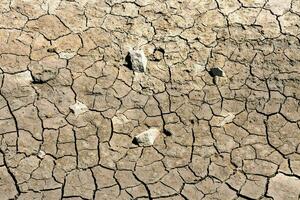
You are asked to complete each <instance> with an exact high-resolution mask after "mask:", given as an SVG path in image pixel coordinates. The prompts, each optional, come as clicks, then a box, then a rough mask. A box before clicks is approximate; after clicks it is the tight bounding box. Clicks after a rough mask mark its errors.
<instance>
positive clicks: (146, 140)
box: [133, 128, 160, 146]
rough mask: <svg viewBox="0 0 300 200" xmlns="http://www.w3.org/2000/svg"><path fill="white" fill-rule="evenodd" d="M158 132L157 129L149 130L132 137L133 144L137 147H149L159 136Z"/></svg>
mask: <svg viewBox="0 0 300 200" xmlns="http://www.w3.org/2000/svg"><path fill="white" fill-rule="evenodd" d="M159 134H160V131H159V129H157V128H150V129H148V130H147V131H144V132H142V133H140V134H139V135H137V136H135V137H134V140H133V142H134V143H136V144H137V145H139V146H151V145H153V144H154V142H155V139H156V138H157V137H158V136H159Z"/></svg>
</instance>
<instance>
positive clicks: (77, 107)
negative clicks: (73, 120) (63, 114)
mask: <svg viewBox="0 0 300 200" xmlns="http://www.w3.org/2000/svg"><path fill="white" fill-rule="evenodd" d="M69 108H70V109H71V111H72V112H73V113H74V115H75V116H76V117H78V115H80V114H82V113H85V112H87V111H88V110H89V109H88V107H87V106H86V105H84V104H83V103H81V102H80V101H76V103H75V104H73V105H71V106H70V107H69Z"/></svg>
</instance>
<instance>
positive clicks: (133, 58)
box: [128, 50, 147, 72]
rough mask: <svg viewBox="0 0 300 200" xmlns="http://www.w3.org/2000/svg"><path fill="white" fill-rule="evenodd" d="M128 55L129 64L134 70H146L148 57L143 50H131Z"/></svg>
mask: <svg viewBox="0 0 300 200" xmlns="http://www.w3.org/2000/svg"><path fill="white" fill-rule="evenodd" d="M128 56H129V60H128V61H129V62H128V65H129V67H130V68H131V69H132V70H133V71H135V72H146V70H147V58H146V56H145V54H144V51H143V50H130V51H129V54H128Z"/></svg>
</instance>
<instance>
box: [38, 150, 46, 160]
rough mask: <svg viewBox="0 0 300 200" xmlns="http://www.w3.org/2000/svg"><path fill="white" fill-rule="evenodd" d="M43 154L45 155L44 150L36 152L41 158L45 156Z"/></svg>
mask: <svg viewBox="0 0 300 200" xmlns="http://www.w3.org/2000/svg"><path fill="white" fill-rule="evenodd" d="M45 156H46V153H45V152H44V151H42V150H40V151H39V153H38V157H39V158H41V159H43V158H45Z"/></svg>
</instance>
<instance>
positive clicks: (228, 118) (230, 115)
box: [220, 113, 235, 127]
mask: <svg viewBox="0 0 300 200" xmlns="http://www.w3.org/2000/svg"><path fill="white" fill-rule="evenodd" d="M224 117H225V118H224V119H223V120H222V121H221V123H220V126H221V127H222V126H224V125H225V124H228V123H231V122H232V120H233V119H234V118H235V115H234V114H233V113H228V114H227V115H226V116H224Z"/></svg>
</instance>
